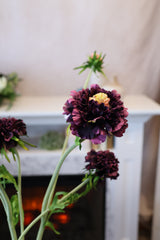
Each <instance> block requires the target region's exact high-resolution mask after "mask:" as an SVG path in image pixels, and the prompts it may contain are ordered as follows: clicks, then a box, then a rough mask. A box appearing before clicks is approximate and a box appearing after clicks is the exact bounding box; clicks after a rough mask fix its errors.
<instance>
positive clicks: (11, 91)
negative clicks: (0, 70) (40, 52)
mask: <svg viewBox="0 0 160 240" xmlns="http://www.w3.org/2000/svg"><path fill="white" fill-rule="evenodd" d="M2 78H3V79H6V86H4V88H1V89H0V105H1V104H2V103H3V101H4V99H7V100H8V102H9V105H8V106H9V107H11V106H12V104H13V102H14V101H15V99H16V97H17V96H18V95H19V94H17V93H16V87H17V84H18V82H19V81H20V80H21V79H20V78H19V77H18V75H17V73H11V74H8V75H4V74H0V80H1V79H2Z"/></svg>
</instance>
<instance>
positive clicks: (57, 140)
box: [39, 131, 65, 150]
mask: <svg viewBox="0 0 160 240" xmlns="http://www.w3.org/2000/svg"><path fill="white" fill-rule="evenodd" d="M64 138H65V134H64V133H61V132H57V131H48V132H47V133H46V134H44V135H43V136H42V137H41V138H40V140H39V147H40V148H42V149H47V150H56V149H61V148H62V147H63V142H64Z"/></svg>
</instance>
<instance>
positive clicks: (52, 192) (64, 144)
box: [47, 125, 71, 207]
mask: <svg viewBox="0 0 160 240" xmlns="http://www.w3.org/2000/svg"><path fill="white" fill-rule="evenodd" d="M70 132H71V131H70V125H69V126H68V127H67V130H66V137H65V140H64V143H63V148H62V153H61V157H62V156H63V154H64V152H65V150H66V148H67V145H68V140H69V136H70ZM57 179H58V175H57V178H56V179H55V183H54V185H53V188H52V190H51V193H50V196H49V199H48V204H47V207H49V205H50V203H51V201H52V198H53V194H54V189H55V187H56V183H57Z"/></svg>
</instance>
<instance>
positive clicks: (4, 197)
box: [0, 184, 17, 240]
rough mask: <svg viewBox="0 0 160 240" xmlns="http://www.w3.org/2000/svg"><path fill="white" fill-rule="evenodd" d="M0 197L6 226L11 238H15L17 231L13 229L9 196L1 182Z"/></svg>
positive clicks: (15, 239) (14, 239) (13, 239)
mask: <svg viewBox="0 0 160 240" xmlns="http://www.w3.org/2000/svg"><path fill="white" fill-rule="evenodd" d="M0 198H1V200H2V204H3V206H4V209H5V212H6V215H7V221H8V227H9V231H10V234H11V239H12V240H17V233H16V230H15V227H14V224H13V215H12V208H11V204H10V201H9V198H8V196H7V194H6V192H5V190H4V188H3V187H2V185H1V184H0Z"/></svg>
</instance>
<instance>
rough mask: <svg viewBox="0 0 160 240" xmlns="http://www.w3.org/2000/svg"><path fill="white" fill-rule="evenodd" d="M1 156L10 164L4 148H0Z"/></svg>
mask: <svg viewBox="0 0 160 240" xmlns="http://www.w3.org/2000/svg"><path fill="white" fill-rule="evenodd" d="M1 155H2V156H4V157H5V158H6V159H7V161H8V162H9V163H10V159H9V157H8V155H7V153H6V151H5V149H4V148H1Z"/></svg>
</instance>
